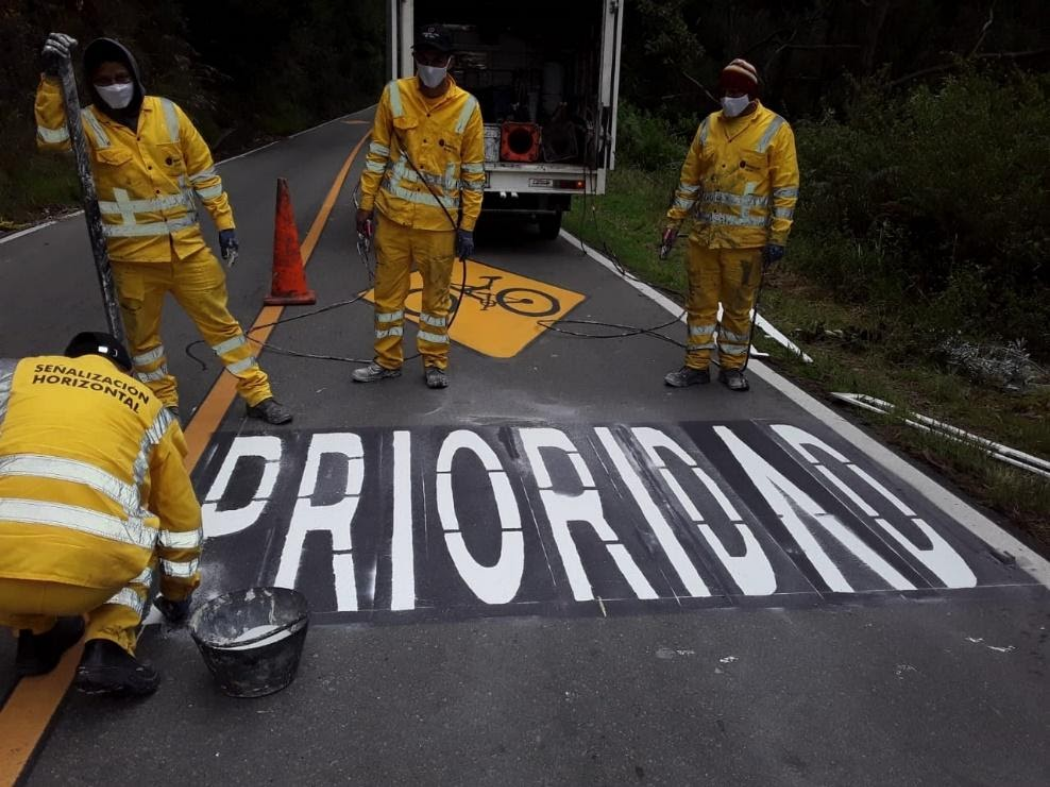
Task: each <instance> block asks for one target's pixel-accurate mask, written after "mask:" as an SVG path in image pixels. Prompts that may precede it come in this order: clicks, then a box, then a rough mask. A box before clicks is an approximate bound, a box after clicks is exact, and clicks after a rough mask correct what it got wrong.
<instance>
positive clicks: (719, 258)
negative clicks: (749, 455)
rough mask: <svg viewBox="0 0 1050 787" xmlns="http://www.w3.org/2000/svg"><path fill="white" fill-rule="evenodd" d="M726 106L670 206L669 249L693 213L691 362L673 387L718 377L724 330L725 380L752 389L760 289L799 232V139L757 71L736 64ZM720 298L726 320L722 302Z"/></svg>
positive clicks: (669, 379)
mask: <svg viewBox="0 0 1050 787" xmlns="http://www.w3.org/2000/svg"><path fill="white" fill-rule="evenodd" d="M721 84H722V89H723V91H724V98H723V99H722V110H721V111H719V112H715V113H713V114H711V115H708V116H707V117H706V118H705V119H704V121H703V122H702V123H701V124H700V127H699V129H698V130H697V132H696V136H695V137H694V139H693V143H692V145H691V147H690V148H689V154H688V155H687V156H686V159H685V164H684V165H683V166H682V174H681V180H680V182H679V184H678V189H677V191H676V192H675V199H674V204H673V205H672V206H671V209H670V210H669V211H668V212H667V218H668V220H669V226H668V227H667V229H666V230H665V232H664V236H663V240H664V246H665V247H669V246H670V245H671V244H673V242H674V239H675V238H676V237H677V235H678V228H679V227H680V226H681V224H682V222H683V221H684V220H685V219H686V218H688V217H689V216H691V215H693V214H694V212H695V221H694V224H693V231H692V234H691V235H690V236H689V263H688V266H689V268H688V270H689V306H688V311H689V337H688V343H687V350H686V356H685V365H684V366H683V367H682V368H681V369H680V370H679V371H677V372H671V373H670V374H668V375H667V376H666V377H665V378H664V381H665V382H666V383H667V385H670V386H673V387H675V388H683V387H686V386H689V385H697V384H700V383H707V382H710V380H711V377H710V371H709V369H708V365H709V363H710V359H711V350H713V349H714V347H715V334H716V330H717V334H718V357H719V366H720V367H721V369H720V371H719V380H721V381H722V382H723V383H724V384H725V385H726V386H727V387H728V388H729V389H731V390H733V391H746V390H748V382H747V378H746V377H745V376H744V372H743V367H744V365H745V363H746V361H747V357H746V356H747V352H748V346H749V344H750V335H751V311H752V309H753V308H754V303H755V293H756V291H757V289H758V287H759V284H760V282H761V278H762V276H763V274H764V273H765V272H766V270H767V269H768V268H769V267H770V266H772V265H773V264H775V263H776V262H778V261H779V260H780V259H781V258H782V257H783V256H784V251H785V246H786V245H787V239H788V234H789V233H790V232H791V223H792V218H793V215H794V212H795V202H796V201H797V199H798V188H799V173H798V161H797V158H796V156H795V135H794V133H793V132H792V130H791V126H789V125H788V123H787V121H785V120H784V118H782V117H780V116H779V115H777V114H776V113H775V112H771V111H770V110H768V109H766V108H765V107H764V106H762V102H761V101H760V100H759V98H758V92H759V78H758V71H757V70H756V69H755V67H754V66H753V65H751V64H750V63H748V62H747V61H746V60H739V59H737V60H734V61H733V62H731V63H730V64H729V65H728V66H726V67H725V69H724V70H723V71H722V74H721ZM719 301H721V303H722V309H723V313H722V322H721V325H720V326H719V325H718V324H717V322H718V318H717V315H718V304H719Z"/></svg>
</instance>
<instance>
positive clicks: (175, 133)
mask: <svg viewBox="0 0 1050 787" xmlns="http://www.w3.org/2000/svg"><path fill="white" fill-rule="evenodd" d="M75 45H76V41H74V40H73V39H72V38H70V37H69V36H66V35H62V34H61V33H52V34H51V35H50V36H49V37H48V39H47V43H46V44H45V45H44V50H43V60H44V77H43V79H42V80H41V82H40V87H39V88H38V90H37V96H36V123H37V144H38V146H39V147H40V148H42V149H45V150H68V149H69V148H70V147H71V146H72V147H73V148H74V149H75V150H76V151H77V165H78V169H79V171H80V178H81V181H82V183H83V184H84V189H85V192H84V193H85V198H86V199H85V210H86V213H87V218H88V227H89V229H90V231H91V233H92V236H91V237H92V245H93V247H94V248H95V255H96V259H102V260H104V259H105V255H106V253H107V252H108V256H109V260H110V262H109V263H108V264H106V263H103V262H100V263H99V271H100V273H99V275H100V277H101V278H102V281H103V293H104V294H105V293H108V295H107V308H109V307H110V304H111V303H112V301H113V298H112V294H113V292H114V288H113V287H112V286H111V284H110V282H109V279H108V278H107V277H106V273H107V271H108V270H109V268H112V280H113V281H115V283H116V294H117V298H118V299H119V316H122V317H123V321H124V329H125V330H126V336H127V344H128V346H129V349H130V350H131V353H132V356H133V362H134V370H135V375H136V377H138V379H139V380H140V381H141V382H143V383H145V384H146V385H148V386H149V387H150V389H152V391H153V393H154V394H156V396H157V398H158V399H160V400H161V401H162V402H163V403H164V406H165V407H167V408H169V409H170V410H171V411H172V414H173V415H174V416H175V417H176V418H178V415H179V413H178V389H177V387H176V381H175V377H174V376H172V375H171V374H170V372H169V371H168V366H167V355H166V352H165V350H164V345H163V343H162V341H161V337H160V323H161V309H162V306H163V303H164V297H165V295H167V294H168V293H171V294H172V295H173V296H174V298H175V300H176V301H178V303H179V305H180V306H182V308H183V309H185V310H186V312H187V313H188V314H189V316H190V317H191V318H192V319H193V321H194V323H195V324H196V325H197V329H198V330H199V331H200V332H201V334H202V335H203V337H204V339H205V340H206V341H207V342H208V344H209V345H211V348H212V350H213V351H214V352H215V354H216V355H217V356H219V358H220V359H221V360H222V363H223V365H224V366H225V367H226V371H228V372H229V373H230V374H232V375H234V376H235V377H236V378H237V392H238V393H239V394H240V395H241V398H242V399H244V400H245V403H246V404H247V406H248V410H247V412H248V415H249V416H251V417H253V418H259V419H261V420H263V421H266V422H267V423H271V424H284V423H288V422H289V421H291V420H292V414H291V412H289V410H288V409H287V408H286V407H284V406H283V405H281V404H280V403H279V402H277V400H276V399H274V396H273V393H272V392H271V390H270V382H269V378H268V377H267V375H266V373H265V372H264V371H263V370H262V369H261V368H260V367H259V363H258V361H257V360H256V358H255V353H254V352H253V348H252V347H251V345H250V344H249V342H248V339H247V337H246V336H245V335H244V332H243V331H242V330H241V328H240V326H239V325H238V324H237V321H236V320H235V319H234V318H233V316H232V315H231V314H230V311H229V308H228V307H227V294H226V275H225V273H224V272H223V269H222V266H221V265H220V264H219V261H218V260H217V259H215V255H214V254H212V252H211V249H209V248H208V244H207V243H206V242H205V240H204V236H203V235H202V234H201V229H200V224H199V222H198V220H197V200H200V202H201V204H203V206H204V208H205V209H206V210H207V211H208V213H209V214H210V215H211V217H212V220H213V221H214V222H215V225H216V226H217V227H218V230H219V246H220V248H221V252H222V256H223V258H224V259H226V260H227V261H231V260H232V259H233V258H234V257H235V255H236V253H237V250H238V243H237V231H236V228H235V226H234V220H233V210H232V208H231V207H230V202H229V197H228V196H227V194H226V192H225V191H224V189H223V185H222V180H221V179H220V177H219V175H218V173H217V172H216V170H215V166H214V162H213V161H212V156H211V151H210V150H209V149H208V146H207V144H206V143H205V142H204V140H203V138H202V137H201V135H200V132H198V131H197V129H196V127H195V126H194V125H193V122H192V121H191V120H190V119H189V117H187V116H186V114H185V113H184V112H183V111H182V109H181V108H180V107H179V106H178V105H177V104H175V103H174V102H173V101H170V100H168V99H166V98H160V97H158V96H150V95H146V91H145V89H144V87H143V85H142V80H141V78H140V76H139V70H138V65H137V63H136V62H135V58H134V57H133V56H132V54H131V53H130V52H129V51H128V50H127V49H126V48H124V47H123V46H122V45H121V44H120V43H119V42H117V41H114V40H112V39H108V38H100V39H98V40H96V41H93V42H92V43H91V44H89V45H88V46H87V48H86V49H85V50H84V76H85V79H86V81H87V86H86V89H87V92H88V94H89V95H90V96H91V98H92V99H93V103H92V105H91V106H89V107H87V108H86V109H84V110H83V111H79V103H78V102H77V99H76V84H75V80H74V79H73V72H72V66H71V65H70V51H71V49H72V48H73V47H74V46H75ZM59 77H61V81H60V79H59ZM96 190H97V192H98V193H97V194H96V193H95V192H96ZM100 254H101V255H102V256H101V257H100V256H99V255H100ZM107 287H108V289H107ZM113 319H114V320H116V319H118V315H117V311H116V310H113ZM113 332H114V333H124V332H125V331H117V330H114V331H113Z"/></svg>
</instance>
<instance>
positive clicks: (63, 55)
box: [40, 33, 77, 77]
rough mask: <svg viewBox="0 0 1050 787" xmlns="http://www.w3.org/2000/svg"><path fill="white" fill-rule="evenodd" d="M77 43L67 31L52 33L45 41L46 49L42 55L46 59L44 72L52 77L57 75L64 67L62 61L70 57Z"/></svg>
mask: <svg viewBox="0 0 1050 787" xmlns="http://www.w3.org/2000/svg"><path fill="white" fill-rule="evenodd" d="M76 45H77V42H76V39H75V38H70V37H69V36H67V35H66V34H65V33H52V34H51V35H49V36H48V37H47V41H45V42H44V49H43V51H42V52H41V53H40V57H41V58H42V59H43V61H44V73H45V74H47V75H48V76H50V77H57V76H58V73H59V71H60V70H61V68H62V63H63V62H64V61H66V60H69V58H70V52H71V51H72V50H73V47H75V46H76Z"/></svg>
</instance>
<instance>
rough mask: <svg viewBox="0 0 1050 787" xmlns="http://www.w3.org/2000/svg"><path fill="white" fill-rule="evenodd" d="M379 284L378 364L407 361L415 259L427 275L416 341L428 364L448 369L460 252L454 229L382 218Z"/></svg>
mask: <svg viewBox="0 0 1050 787" xmlns="http://www.w3.org/2000/svg"><path fill="white" fill-rule="evenodd" d="M377 224H378V226H377V228H376V236H375V247H376V285H375V331H376V338H375V354H376V363H378V364H379V365H380V366H382V367H384V368H386V369H400V368H401V364H402V363H404V359H405V356H404V349H403V347H402V341H401V339H402V335H403V334H404V330H405V299H406V298H407V297H408V291H409V280H410V277H411V274H412V265H413V263H414V264H415V266H416V267H417V268H418V269H419V273H420V275H421V276H422V277H423V305H422V307H421V309H420V313H419V333H418V334H417V336H416V344H417V346H418V348H419V354H420V355H421V356H423V366H424V367H431V366H436V367H437V368H438V369H447V368H448V349H449V347H448V345H449V339H448V313H449V305H450V304H451V298H450V297H449V282H450V280H451V278H452V263H453V259H454V258H455V253H456V233H455V232H453V231H452V230H449V231H448V232H445V231H435V230H416V229H412V228H411V227H404V226H402V225H400V224H397V223H395V222H393V221H391V220H389V219H386V218H381V219H380V221H379V222H377Z"/></svg>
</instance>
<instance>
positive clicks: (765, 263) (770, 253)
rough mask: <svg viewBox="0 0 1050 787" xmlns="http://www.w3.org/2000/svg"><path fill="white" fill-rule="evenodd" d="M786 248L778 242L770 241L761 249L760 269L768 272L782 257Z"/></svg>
mask: <svg viewBox="0 0 1050 787" xmlns="http://www.w3.org/2000/svg"><path fill="white" fill-rule="evenodd" d="M785 253H787V249H785V248H784V247H783V246H781V245H780V244H778V243H770V244H767V245H766V246H765V248H763V249H762V271H763V272H764V273H768V272H769V269H770V268H772V267H773V266H774V265H776V264H777V263H778V262H780V261H781V260H782V259H784V254H785Z"/></svg>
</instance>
